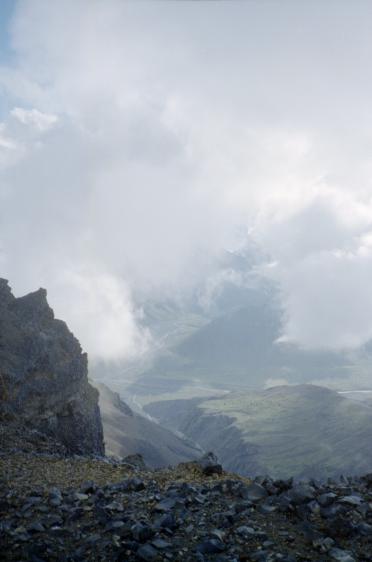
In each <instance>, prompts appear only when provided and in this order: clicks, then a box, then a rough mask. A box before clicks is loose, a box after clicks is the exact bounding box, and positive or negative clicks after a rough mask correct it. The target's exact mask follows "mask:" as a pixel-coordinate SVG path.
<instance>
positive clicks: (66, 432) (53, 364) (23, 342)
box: [0, 279, 104, 454]
mask: <svg viewBox="0 0 372 562" xmlns="http://www.w3.org/2000/svg"><path fill="white" fill-rule="evenodd" d="M0 415H1V417H2V418H3V420H5V421H8V422H11V423H16V424H17V425H18V426H25V427H26V426H27V428H30V427H32V428H34V429H36V430H38V431H41V432H43V433H45V434H47V435H51V436H53V437H54V438H56V439H57V440H58V441H60V442H61V443H62V444H63V446H64V447H65V448H66V450H67V451H68V452H69V453H84V454H86V453H96V454H103V453H104V445H103V436H102V424H101V417H100V412H99V407H98V392H97V390H96V389H94V388H93V387H92V386H91V385H90V384H89V383H88V367H87V355H86V354H85V353H83V352H82V349H81V347H80V344H79V342H78V340H77V339H76V338H75V337H74V336H73V334H72V333H71V332H70V331H69V329H68V328H67V326H66V324H65V323H64V322H62V321H61V320H57V319H55V318H54V314H53V310H52V309H51V308H50V306H49V305H48V302H47V298H46V291H45V289H39V290H38V291H36V292H34V293H30V294H28V295H26V296H24V297H21V298H15V297H14V296H13V294H12V292H11V290H10V288H9V285H8V282H7V281H6V280H4V279H0ZM15 446H16V444H15ZM0 447H1V443H0Z"/></svg>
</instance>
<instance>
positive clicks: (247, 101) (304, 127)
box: [0, 0, 372, 360]
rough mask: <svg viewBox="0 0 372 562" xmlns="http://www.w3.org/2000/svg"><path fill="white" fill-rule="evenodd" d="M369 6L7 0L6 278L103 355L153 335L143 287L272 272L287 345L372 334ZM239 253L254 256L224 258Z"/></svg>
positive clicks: (335, 344)
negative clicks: (236, 266)
mask: <svg viewBox="0 0 372 562" xmlns="http://www.w3.org/2000/svg"><path fill="white" fill-rule="evenodd" d="M371 16H372V5H371V3H370V2H367V1H365V2H363V1H359V2H355V3H351V2H349V1H345V2H342V1H337V2H336V1H331V0H328V1H326V2H320V1H319V2H298V3H295V2H292V1H282V2H280V3H279V2H269V1H264V2H262V1H256V2H255V1H250V2H239V1H235V2H222V1H219V2H160V1H157V2H146V1H143V2H142V1H141V2H122V1H119V0H117V1H116V0H106V1H105V2H103V1H99V0H89V1H88V0H87V1H85V0H64V2H58V1H53V0H52V1H48V2H46V1H43V0H29V1H27V0H25V1H17V2H11V1H8V0H5V1H3V2H1V6H0V17H1V66H0V85H1V88H0V100H1V103H0V118H1V126H0V171H1V172H0V173H1V182H0V277H6V278H8V279H9V280H10V284H11V285H12V287H13V289H14V291H15V293H16V294H17V295H21V294H24V293H26V292H28V291H31V290H35V289H36V288H37V287H39V286H43V287H46V288H47V289H48V295H49V301H50V303H51V306H52V307H53V308H54V310H55V313H56V315H57V316H58V317H61V318H63V319H64V320H66V322H67V323H68V325H69V326H70V327H71V328H72V330H73V331H74V333H75V334H76V335H77V337H78V338H79V339H80V341H81V342H82V345H83V347H84V348H85V349H86V350H87V351H88V352H89V354H90V356H91V357H92V358H93V359H97V360H108V359H110V360H112V359H115V360H128V359H131V360H133V359H136V358H138V357H139V356H142V355H143V353H144V352H145V351H146V350H148V349H151V347H152V346H153V345H155V343H154V342H156V336H155V335H154V332H153V330H152V328H151V326H150V325H149V324H148V323H147V322H145V321H144V308H145V307H146V303H148V302H149V301H151V302H153V301H159V300H160V301H161V300H162V299H170V300H173V301H174V302H177V303H182V302H185V301H187V299H189V298H190V295H192V294H194V292H195V291H198V294H199V295H203V298H204V299H206V298H207V297H208V299H209V300H210V299H212V300H213V295H214V294H215V291H214V290H212V291H210V288H211V287H216V286H219V287H220V286H221V285H223V284H224V283H225V282H226V280H228V282H229V283H230V284H231V283H233V284H234V283H236V284H237V285H239V284H240V285H241V284H242V283H245V282H246V279H247V276H248V277H249V278H251V277H252V275H254V277H255V280H256V281H255V282H256V283H257V282H259V283H261V282H262V284H264V283H272V284H273V285H275V286H276V287H278V294H279V296H280V302H281V306H282V307H283V309H284V321H283V325H282V330H281V334H280V337H279V340H280V341H282V342H294V344H295V345H297V346H299V347H300V348H305V349H323V350H324V349H326V350H327V349H330V350H333V351H334V350H337V351H339V350H344V349H348V350H350V349H354V348H357V347H358V346H360V345H362V344H364V343H365V342H367V341H369V340H370V339H371V337H372V292H371V288H370V279H371V275H372V166H371V163H372V161H371V157H372V136H371V131H372V126H371V125H372V112H371V99H372V75H371V73H372V70H371V64H370V62H371V59H372V34H371V21H372V19H371ZM227 251H229V252H234V253H236V254H239V255H240V254H242V255H244V256H246V257H247V256H250V255H251V254H252V252H253V254H254V255H255V258H254V259H253V262H252V260H250V259H248V258H247V263H246V268H245V269H244V267H243V270H242V271H241V272H240V273H239V275H238V274H237V273H236V272H231V270H229V269H226V268H222V270H223V271H222V272H221V266H220V264H221V260H223V256H224V255H226V252H227ZM257 256H258V257H257ZM252 263H253V265H252ZM257 280H258V281H257ZM209 305H210V302H209Z"/></svg>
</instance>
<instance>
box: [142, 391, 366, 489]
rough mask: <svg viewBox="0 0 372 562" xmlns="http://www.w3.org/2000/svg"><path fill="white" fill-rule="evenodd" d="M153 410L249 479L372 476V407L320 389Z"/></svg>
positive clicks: (158, 406) (174, 403)
mask: <svg viewBox="0 0 372 562" xmlns="http://www.w3.org/2000/svg"><path fill="white" fill-rule="evenodd" d="M145 410H146V411H147V412H149V413H150V414H151V415H152V416H154V417H156V418H158V419H159V420H160V421H161V422H162V423H163V424H164V425H168V426H171V427H173V428H176V429H178V430H180V431H182V432H183V433H184V434H185V435H187V436H189V437H190V438H191V439H194V440H195V441H197V442H198V443H199V444H200V445H201V446H202V447H203V448H204V449H207V450H213V451H214V452H215V453H216V454H217V455H218V457H219V458H220V460H221V462H222V464H223V466H225V467H226V468H227V469H228V470H231V471H234V472H238V473H240V474H244V475H255V474H270V475H271V476H273V477H280V478H284V477H289V476H295V477H302V476H311V477H325V476H334V475H340V474H341V473H344V474H345V473H346V474H358V473H359V474H360V473H363V472H368V471H372V451H371V447H370V441H371V433H372V408H371V407H370V406H369V405H367V404H363V403H358V402H355V401H353V400H350V399H348V398H346V397H343V396H342V395H340V394H338V393H337V392H335V391H332V390H329V389H327V388H323V387H318V386H314V385H297V386H279V387H274V388H270V389H268V390H263V391H251V392H239V393H231V394H228V395H225V396H224V397H222V398H220V397H219V398H211V399H207V400H203V399H195V400H191V401H189V400H176V401H163V402H156V403H152V404H148V405H147V406H146V407H145Z"/></svg>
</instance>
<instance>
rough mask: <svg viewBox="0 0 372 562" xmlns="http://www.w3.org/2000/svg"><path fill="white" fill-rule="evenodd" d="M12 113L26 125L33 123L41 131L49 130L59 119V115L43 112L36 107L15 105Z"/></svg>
mask: <svg viewBox="0 0 372 562" xmlns="http://www.w3.org/2000/svg"><path fill="white" fill-rule="evenodd" d="M10 114H11V115H12V116H13V117H15V118H16V119H18V121H20V122H21V123H23V124H24V125H32V126H34V127H36V129H38V130H39V131H40V132H45V131H48V130H49V129H51V128H52V127H53V126H54V125H55V124H56V123H57V121H58V117H57V115H51V114H48V113H42V112H41V111H38V110H37V109H35V108H34V109H24V108H22V107H15V108H14V109H12V111H11V112H10Z"/></svg>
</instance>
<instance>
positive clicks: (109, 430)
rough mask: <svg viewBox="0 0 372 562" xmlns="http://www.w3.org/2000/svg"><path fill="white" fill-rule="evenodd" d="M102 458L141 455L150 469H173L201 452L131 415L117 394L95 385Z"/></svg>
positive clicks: (146, 420) (144, 419)
mask: <svg viewBox="0 0 372 562" xmlns="http://www.w3.org/2000/svg"><path fill="white" fill-rule="evenodd" d="M97 388H98V390H99V406H100V410H101V416H102V422H103V431H104V439H105V446H106V454H108V455H112V456H115V457H119V458H122V457H126V456H128V455H132V454H137V453H139V454H141V455H142V457H143V459H144V461H145V463H146V465H147V466H149V467H150V468H158V467H163V466H169V465H175V464H178V463H180V462H184V461H189V460H192V459H195V458H197V457H199V456H200V455H201V453H202V451H201V450H200V449H199V448H197V447H196V446H194V445H192V444H191V443H189V442H188V441H187V440H186V439H182V438H181V437H178V436H177V435H175V434H174V433H172V432H171V431H169V430H168V429H165V428H163V427H161V426H160V425H159V424H157V423H155V422H154V421H151V420H150V419H147V418H145V417H144V416H141V415H139V414H136V413H134V412H133V411H132V410H131V409H130V408H129V406H127V404H125V403H124V402H123V401H122V400H121V398H120V396H119V394H117V393H116V392H112V390H110V389H109V388H108V387H107V386H106V385H104V384H97Z"/></svg>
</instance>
